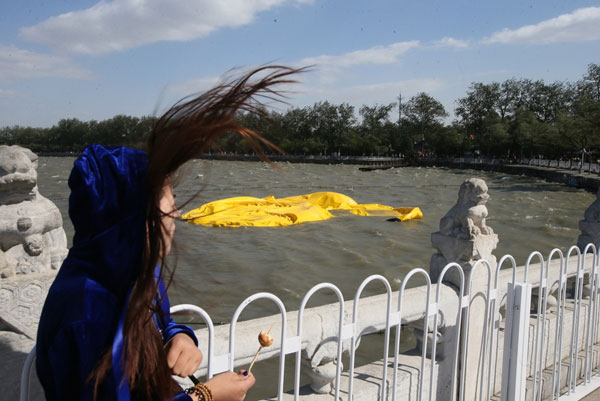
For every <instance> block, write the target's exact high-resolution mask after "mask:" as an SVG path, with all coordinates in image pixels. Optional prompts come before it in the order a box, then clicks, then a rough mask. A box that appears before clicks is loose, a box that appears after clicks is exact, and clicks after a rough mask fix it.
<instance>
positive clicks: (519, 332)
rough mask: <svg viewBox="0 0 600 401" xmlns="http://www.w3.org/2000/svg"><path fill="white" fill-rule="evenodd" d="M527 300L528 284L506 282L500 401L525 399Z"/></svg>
mask: <svg viewBox="0 0 600 401" xmlns="http://www.w3.org/2000/svg"><path fill="white" fill-rule="evenodd" d="M530 302H531V284H527V283H509V284H508V292H507V296H506V333H505V335H504V358H503V363H502V401H525V389H526V386H525V383H526V379H527V348H528V347H527V345H528V342H529V307H530ZM534 394H535V393H534Z"/></svg>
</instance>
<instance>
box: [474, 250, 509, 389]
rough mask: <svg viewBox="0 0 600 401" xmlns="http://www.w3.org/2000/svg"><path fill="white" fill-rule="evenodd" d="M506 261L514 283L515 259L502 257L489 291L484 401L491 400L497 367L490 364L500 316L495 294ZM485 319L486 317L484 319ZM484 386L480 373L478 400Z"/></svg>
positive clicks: (494, 364) (506, 256)
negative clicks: (492, 384) (488, 343)
mask: <svg viewBox="0 0 600 401" xmlns="http://www.w3.org/2000/svg"><path fill="white" fill-rule="evenodd" d="M506 261H509V262H510V263H511V267H512V269H513V270H512V283H515V280H516V278H517V262H516V261H515V258H514V257H512V255H504V256H503V257H502V258H501V259H500V261H499V262H498V266H497V267H496V274H495V279H494V288H493V290H492V291H491V293H492V294H493V297H492V295H490V297H492V299H491V301H492V304H491V305H490V313H491V316H490V317H489V320H488V321H486V323H485V324H486V325H488V324H490V325H491V329H490V350H489V356H488V363H487V364H485V363H484V364H483V372H485V366H486V365H487V371H488V376H487V386H485V387H486V398H485V399H486V400H489V399H490V398H491V391H490V387H491V383H492V370H493V372H494V377H496V366H497V365H498V364H497V363H492V360H493V359H494V350H495V345H496V341H495V340H496V339H497V338H498V328H497V327H495V326H496V325H495V322H496V320H497V317H499V316H500V300H498V299H496V294H497V291H498V277H499V275H500V269H501V268H502V266H503V265H504V263H505V262H506ZM486 318H487V317H486ZM496 357H497V352H496ZM484 384H485V374H483V373H482V375H481V385H480V396H479V399H480V400H484V398H483V388H484Z"/></svg>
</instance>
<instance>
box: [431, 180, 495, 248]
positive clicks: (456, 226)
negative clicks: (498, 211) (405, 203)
mask: <svg viewBox="0 0 600 401" xmlns="http://www.w3.org/2000/svg"><path fill="white" fill-rule="evenodd" d="M487 191H488V187H487V185H486V183H485V181H483V180H482V179H479V178H469V179H468V180H466V181H465V182H463V183H462V185H461V186H460V190H459V192H458V200H457V202H456V205H454V206H453V207H452V208H451V209H450V210H449V211H448V213H446V215H445V216H444V217H443V218H442V219H441V220H440V234H442V235H447V236H452V237H456V238H460V239H466V240H469V239H474V238H475V237H476V236H477V235H480V234H484V235H489V234H493V233H494V230H492V228H491V227H488V226H487V225H486V223H485V219H486V217H487V216H488V211H487V207H486V206H485V203H486V202H487V200H488V199H489V195H488V193H487Z"/></svg>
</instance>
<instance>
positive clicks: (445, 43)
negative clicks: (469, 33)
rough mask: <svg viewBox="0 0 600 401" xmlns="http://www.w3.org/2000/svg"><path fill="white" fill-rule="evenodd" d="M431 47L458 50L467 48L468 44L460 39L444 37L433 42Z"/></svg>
mask: <svg viewBox="0 0 600 401" xmlns="http://www.w3.org/2000/svg"><path fill="white" fill-rule="evenodd" d="M433 45H434V46H436V47H456V48H459V49H466V48H467V47H469V42H467V41H466V40H462V39H455V38H449V37H444V38H442V39H440V40H436V41H435V42H433Z"/></svg>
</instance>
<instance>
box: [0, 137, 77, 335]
mask: <svg viewBox="0 0 600 401" xmlns="http://www.w3.org/2000/svg"><path fill="white" fill-rule="evenodd" d="M37 166H38V157H37V155H36V154H34V153H33V152H32V151H30V150H29V149H25V148H22V147H20V146H5V145H0V300H1V302H0V323H2V324H4V325H8V326H9V327H10V328H11V329H12V330H14V331H16V332H18V333H23V334H25V335H27V336H29V337H30V338H35V335H36V331H37V323H38V320H39V315H40V312H41V306H42V304H43V302H44V299H45V298H46V294H47V292H48V288H49V286H50V283H51V282H52V281H53V280H54V276H55V275H56V271H57V270H58V268H59V267H60V265H61V264H62V261H63V260H64V258H65V257H66V255H67V237H66V235H65V232H64V230H63V228H62V217H61V214H60V211H59V210H58V208H57V207H56V205H54V203H52V202H51V201H50V200H48V199H46V198H45V197H43V196H42V195H40V193H39V192H38V187H37V171H36V169H37Z"/></svg>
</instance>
